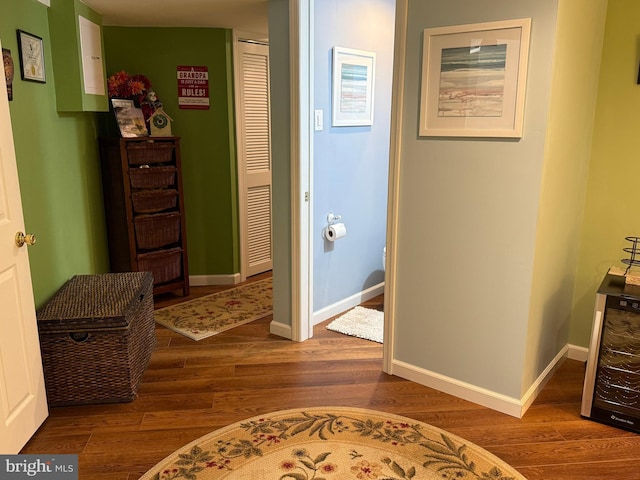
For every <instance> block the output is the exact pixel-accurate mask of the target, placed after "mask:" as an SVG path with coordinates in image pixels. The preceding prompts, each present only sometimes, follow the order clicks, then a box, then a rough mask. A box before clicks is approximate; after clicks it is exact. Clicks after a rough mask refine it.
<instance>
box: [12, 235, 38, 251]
mask: <svg viewBox="0 0 640 480" xmlns="http://www.w3.org/2000/svg"><path fill="white" fill-rule="evenodd" d="M25 243H26V244H27V245H33V244H34V243H36V236H35V235H34V234H32V233H27V234H26V235H25V234H24V233H22V232H18V233H16V245H17V246H18V247H22V246H24V244H25Z"/></svg>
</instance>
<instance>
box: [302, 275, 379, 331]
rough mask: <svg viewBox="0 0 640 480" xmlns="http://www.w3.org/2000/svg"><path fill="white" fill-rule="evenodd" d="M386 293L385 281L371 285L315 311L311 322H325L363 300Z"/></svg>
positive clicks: (314, 323)
mask: <svg viewBox="0 0 640 480" xmlns="http://www.w3.org/2000/svg"><path fill="white" fill-rule="evenodd" d="M383 293H384V282H382V283H379V284H378V285H374V286H373V287H369V288H367V289H366V290H363V291H361V292H359V293H356V294H355V295H351V296H350V297H348V298H345V299H344V300H340V301H339V302H337V303H334V304H333V305H329V306H327V307H324V308H322V309H320V310H318V311H317V312H313V318H312V319H311V322H312V323H313V325H314V326H315V325H317V324H319V323H321V322H324V321H325V320H327V319H328V318H331V317H335V316H336V315H340V314H341V313H343V312H346V311H347V310H349V309H350V308H353V307H356V306H358V305H360V304H361V303H362V302H366V301H367V300H369V299H371V298H373V297H377V296H378V295H382V294H383Z"/></svg>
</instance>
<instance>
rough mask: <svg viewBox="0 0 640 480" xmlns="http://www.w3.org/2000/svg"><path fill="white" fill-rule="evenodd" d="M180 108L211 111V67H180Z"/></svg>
mask: <svg viewBox="0 0 640 480" xmlns="http://www.w3.org/2000/svg"><path fill="white" fill-rule="evenodd" d="M178 106H179V107H180V108H185V109H192V110H208V109H209V67H195V66H186V65H180V66H178Z"/></svg>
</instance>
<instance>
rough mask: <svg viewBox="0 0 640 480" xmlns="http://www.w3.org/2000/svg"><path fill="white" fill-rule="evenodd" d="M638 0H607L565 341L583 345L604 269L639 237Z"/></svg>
mask: <svg viewBox="0 0 640 480" xmlns="http://www.w3.org/2000/svg"><path fill="white" fill-rule="evenodd" d="M638 18H640V2H638V1H637V0H616V1H610V2H609V7H608V11H607V21H606V27H605V36H604V51H603V56H602V65H601V68H600V82H599V86H598V101H597V106H596V118H595V123H594V130H593V144H592V148H591V163H590V168H589V180H588V189H587V198H586V204H585V217H584V224H583V229H582V242H581V245H580V256H579V263H578V265H579V268H578V276H577V281H576V289H575V292H574V304H575V306H574V310H573V315H572V318H571V331H570V343H572V344H575V345H581V346H587V345H588V343H589V333H590V331H591V323H592V320H593V306H594V302H595V293H596V291H597V289H598V286H599V285H600V282H601V281H602V278H603V276H604V275H605V273H606V272H607V269H608V268H609V267H611V266H618V267H624V265H623V264H622V263H621V261H620V260H621V259H623V258H627V254H625V253H624V252H623V251H622V249H623V248H625V247H628V246H630V243H629V242H627V241H625V237H626V236H632V235H633V236H640V218H639V217H640V215H639V214H638V210H639V209H640V196H639V195H638V188H637V186H636V179H637V178H639V177H640V160H639V158H638V157H639V155H638V152H640V135H638V131H639V128H640V114H639V112H640V85H637V84H636V81H637V77H638V61H639V58H640V41H639V40H638V39H639V38H640V24H639V23H638Z"/></svg>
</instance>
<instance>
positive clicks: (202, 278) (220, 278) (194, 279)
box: [189, 273, 240, 287]
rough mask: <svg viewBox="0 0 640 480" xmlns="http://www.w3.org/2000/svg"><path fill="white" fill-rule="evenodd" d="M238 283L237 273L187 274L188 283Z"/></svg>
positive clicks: (238, 276)
mask: <svg viewBox="0 0 640 480" xmlns="http://www.w3.org/2000/svg"><path fill="white" fill-rule="evenodd" d="M238 283H240V274H239V273H229V274H224V275H189V285H192V286H194V287H208V286H209V285H236V284H238Z"/></svg>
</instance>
